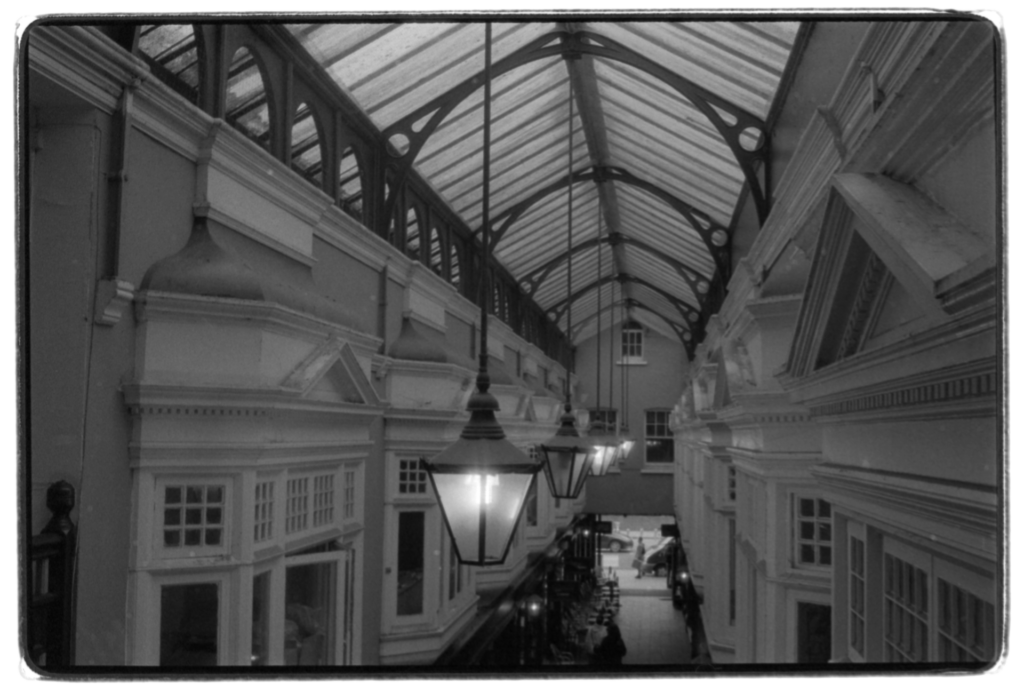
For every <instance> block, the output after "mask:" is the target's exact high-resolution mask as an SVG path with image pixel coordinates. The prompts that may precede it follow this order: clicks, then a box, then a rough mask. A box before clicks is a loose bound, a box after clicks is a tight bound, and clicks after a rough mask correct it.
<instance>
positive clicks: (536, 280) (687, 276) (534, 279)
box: [520, 233, 712, 309]
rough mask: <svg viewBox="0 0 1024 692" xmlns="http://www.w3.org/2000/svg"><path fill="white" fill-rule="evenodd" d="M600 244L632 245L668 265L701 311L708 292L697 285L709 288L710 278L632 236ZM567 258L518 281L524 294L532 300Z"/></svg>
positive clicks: (577, 248)
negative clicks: (697, 303)
mask: <svg viewBox="0 0 1024 692" xmlns="http://www.w3.org/2000/svg"><path fill="white" fill-rule="evenodd" d="M601 242H603V243H608V244H609V245H611V246H612V247H614V246H615V245H618V244H619V243H622V244H625V245H633V246H635V247H636V248H637V249H639V250H641V251H642V252H644V253H646V254H648V255H650V256H651V257H654V258H655V259H657V260H660V261H662V262H664V263H665V264H667V265H669V266H670V267H672V269H673V270H674V271H675V272H676V273H677V274H679V276H680V277H681V278H682V279H683V280H684V281H685V282H686V285H687V286H689V287H690V290H691V291H692V292H693V295H694V296H695V297H696V298H697V301H698V302H699V303H700V306H701V308H702V309H703V307H704V301H705V300H706V299H707V296H708V293H709V292H708V291H704V293H703V294H702V293H701V292H700V291H699V290H698V289H697V283H698V282H700V281H701V280H704V281H706V282H707V283H708V285H709V286H710V284H711V279H712V277H709V276H704V275H702V274H701V273H700V272H698V271H697V270H696V269H693V268H692V267H690V266H689V265H687V264H684V263H682V262H680V261H679V260H677V259H675V258H674V257H670V256H668V255H666V254H665V253H664V252H662V251H660V250H658V249H656V248H654V247H651V246H650V245H648V244H647V243H645V242H643V241H642V240H637V239H636V238H633V237H632V236H628V235H622V234H618V233H613V234H611V235H610V236H604V237H602V238H601ZM597 243H598V240H597V239H596V238H591V239H589V240H587V241H584V242H582V243H579V244H577V245H574V246H573V250H572V251H573V254H576V253H578V252H583V251H584V250H588V249H590V248H592V247H594V246H595V245H597ZM567 257H568V252H562V253H561V254H560V255H558V256H557V257H554V258H552V259H550V260H548V261H547V262H545V263H544V264H543V265H541V266H540V267H538V268H537V269H534V270H533V271H531V272H530V273H528V274H527V275H526V276H525V277H523V278H522V279H520V282H525V283H526V284H527V285H528V288H527V289H526V291H525V292H526V294H527V295H528V296H530V297H531V298H532V297H533V295H534V294H535V293H536V292H537V289H538V288H540V286H541V285H542V284H543V283H544V282H545V281H546V280H547V278H548V276H550V275H551V272H552V271H554V270H555V269H556V268H557V267H558V266H559V265H560V264H562V263H563V262H565V261H566V258H567ZM694 277H696V278H694Z"/></svg>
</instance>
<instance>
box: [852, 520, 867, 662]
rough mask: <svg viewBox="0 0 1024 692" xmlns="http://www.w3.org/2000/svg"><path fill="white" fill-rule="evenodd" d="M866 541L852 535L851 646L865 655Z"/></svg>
mask: <svg viewBox="0 0 1024 692" xmlns="http://www.w3.org/2000/svg"><path fill="white" fill-rule="evenodd" d="M865 592H866V589H865V587H864V541H862V540H860V539H859V538H854V537H852V536H851V537H850V646H852V647H853V649H854V650H855V651H856V652H857V653H859V654H860V655H862V656H863V655H864V598H865Z"/></svg>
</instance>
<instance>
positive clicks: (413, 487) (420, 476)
mask: <svg viewBox="0 0 1024 692" xmlns="http://www.w3.org/2000/svg"><path fill="white" fill-rule="evenodd" d="M425 492H427V470H426V469H425V468H424V467H423V462H422V461H420V460H419V459H400V460H399V461H398V494H399V495H422V494H423V493H425Z"/></svg>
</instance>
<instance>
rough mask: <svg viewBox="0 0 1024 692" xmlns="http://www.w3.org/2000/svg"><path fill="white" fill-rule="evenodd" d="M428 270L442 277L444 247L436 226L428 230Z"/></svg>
mask: <svg viewBox="0 0 1024 692" xmlns="http://www.w3.org/2000/svg"><path fill="white" fill-rule="evenodd" d="M430 268H431V269H433V270H434V273H435V274H437V275H438V276H444V246H443V245H442V244H441V232H440V231H439V230H438V228H437V226H434V227H433V228H431V229H430Z"/></svg>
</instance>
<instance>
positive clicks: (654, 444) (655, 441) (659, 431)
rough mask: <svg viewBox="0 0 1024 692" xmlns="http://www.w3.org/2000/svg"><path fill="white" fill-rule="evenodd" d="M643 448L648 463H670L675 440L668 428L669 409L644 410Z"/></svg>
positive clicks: (672, 458)
mask: <svg viewBox="0 0 1024 692" xmlns="http://www.w3.org/2000/svg"><path fill="white" fill-rule="evenodd" d="M644 415H645V423H646V424H645V429H644V438H645V439H644V449H645V451H646V457H645V458H646V460H647V462H648V463H671V462H672V461H673V460H674V452H673V450H674V448H675V442H674V440H673V438H672V431H671V430H669V428H668V416H669V411H666V410H650V411H644Z"/></svg>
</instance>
